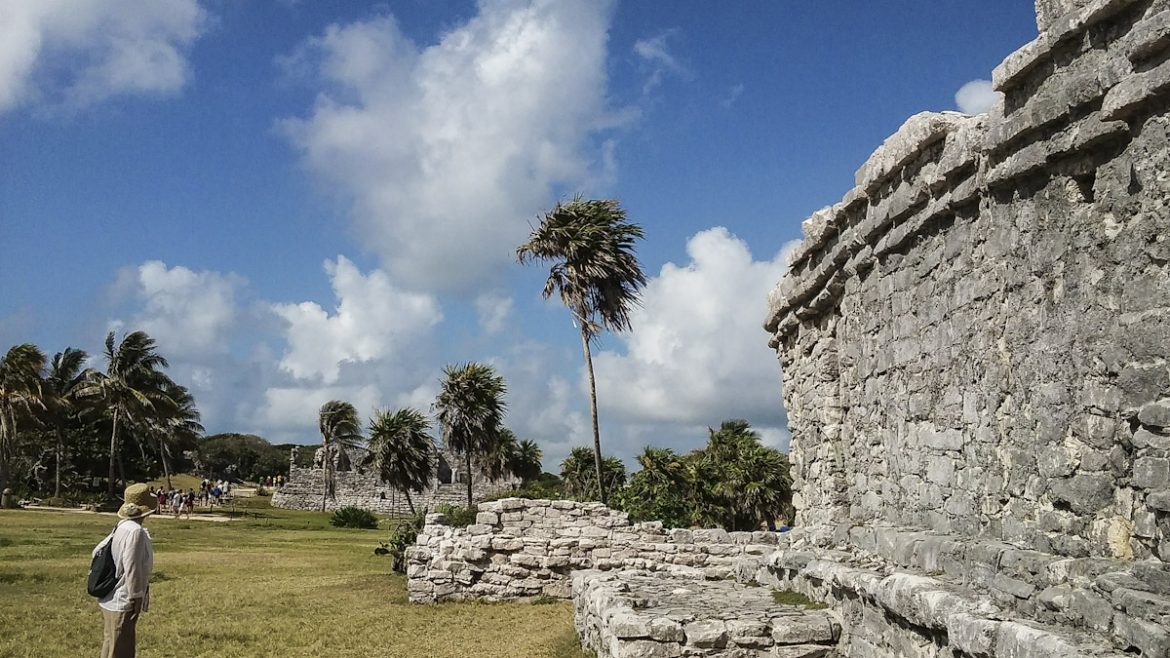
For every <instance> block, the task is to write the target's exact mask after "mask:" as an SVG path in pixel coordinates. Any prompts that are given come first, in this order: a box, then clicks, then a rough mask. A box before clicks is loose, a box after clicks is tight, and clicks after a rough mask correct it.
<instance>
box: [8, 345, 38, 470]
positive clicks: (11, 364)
mask: <svg viewBox="0 0 1170 658" xmlns="http://www.w3.org/2000/svg"><path fill="white" fill-rule="evenodd" d="M44 367H45V355H44V353H43V352H41V350H40V348H38V347H37V346H36V345H33V344H32V343H23V344H21V345H15V346H13V347H12V348H11V349H9V350H8V353H7V354H5V355H4V358H3V359H0V491H3V490H4V488H5V487H7V486H8V485H9V479H10V478H11V469H12V462H13V460H14V459H15V458H16V442H17V427H16V424H17V412H18V411H23V412H25V413H26V414H27V415H30V416H31V415H32V414H33V413H34V412H35V411H37V410H41V409H43V408H44V402H43V400H42V381H41V370H42V369H43V368H44Z"/></svg>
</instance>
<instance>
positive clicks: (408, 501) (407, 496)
mask: <svg viewBox="0 0 1170 658" xmlns="http://www.w3.org/2000/svg"><path fill="white" fill-rule="evenodd" d="M402 492H403V493H405V494H406V504H407V506H409V507H410V513H411V515H412V516H413V515H415V514H418V512H416V511H415V509H414V501H413V500H411V499H410V489H403V490H402Z"/></svg>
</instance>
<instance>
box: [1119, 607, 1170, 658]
mask: <svg viewBox="0 0 1170 658" xmlns="http://www.w3.org/2000/svg"><path fill="white" fill-rule="evenodd" d="M1113 629H1114V631H1113V632H1114V633H1116V635H1117V636H1118V637H1120V638H1121V639H1122V640H1123V641H1124V642H1125V643H1126V644H1128V645H1129V646H1132V647H1137V649H1138V650H1140V651H1141V652H1142V655H1143V656H1166V655H1170V630H1167V628H1166V626H1165V625H1163V624H1158V623H1154V622H1149V621H1146V620H1144V619H1134V618H1133V617H1130V616H1129V615H1127V614H1125V613H1121V612H1118V613H1116V614H1114V615H1113Z"/></svg>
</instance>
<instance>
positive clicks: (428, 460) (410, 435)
mask: <svg viewBox="0 0 1170 658" xmlns="http://www.w3.org/2000/svg"><path fill="white" fill-rule="evenodd" d="M368 447H369V455H368V457H367V460H368V462H367V463H369V464H372V465H373V467H374V469H375V470H376V471H377V472H378V473H379V475H381V477H382V479H383V480H385V481H386V482H387V483H388V484H389V485H390V486H392V487H394V488H395V489H397V490H399V491H401V492H402V493H404V494H406V504H407V505H409V506H410V513H411V514H414V513H415V509H414V501H413V500H411V498H410V492H411V491H422V490H423V489H424V488H425V487H426V486H427V483H428V482H429V481H430V477H431V471H432V467H433V465H434V463H435V444H434V442H433V441H431V421H430V419H428V418H427V417H426V416H424V415H423V413H422V412H421V411H418V410H416V409H411V408H409V407H408V408H405V409H399V410H398V411H395V412H393V413H391V412H390V411H377V412H375V413H374V417H373V418H371V419H370V441H369V446H368Z"/></svg>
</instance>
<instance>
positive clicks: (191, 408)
mask: <svg viewBox="0 0 1170 658" xmlns="http://www.w3.org/2000/svg"><path fill="white" fill-rule="evenodd" d="M163 393H164V394H165V397H164V398H163V399H161V400H160V401H159V404H157V405H156V411H157V412H158V413H157V414H156V415H155V417H154V418H151V419H149V421H148V422H147V423H146V427H145V428H144V431H145V434H146V435H147V436H148V437H150V439H152V440H153V441H154V447H155V449H157V450H158V458H159V461H161V462H162V467H163V476H164V477H166V480H167V488H168V489H169V488H171V467H170V458H171V457H172V455H171V451H172V449H173V447H174V445H175V444H176V443H185V444H189V445H193V444H194V443H195V440H196V439H198V438H199V436H200V435H202V434H203V424H202V423H200V419H201V416H200V414H199V409H198V408H196V406H195V397H194V396H192V395H191V391H189V390H187V388H186V387H185V386H181V385H179V384H176V383H175V382H173V381H169V380H168V381H166V382H164V383H163Z"/></svg>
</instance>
